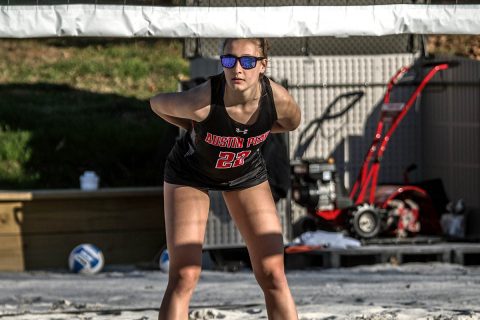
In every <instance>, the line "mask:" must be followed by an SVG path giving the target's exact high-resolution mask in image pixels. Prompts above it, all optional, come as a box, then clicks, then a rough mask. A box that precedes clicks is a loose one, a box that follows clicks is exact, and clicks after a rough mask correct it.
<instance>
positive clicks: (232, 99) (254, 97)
mask: <svg viewBox="0 0 480 320" xmlns="http://www.w3.org/2000/svg"><path fill="white" fill-rule="evenodd" d="M261 94H262V89H261V84H260V82H258V83H257V84H256V85H255V86H253V87H252V88H249V89H247V90H245V91H234V90H231V89H229V88H228V86H226V87H225V95H224V97H223V100H224V102H225V105H229V106H233V105H247V104H248V103H250V102H254V101H258V99H260V96H261Z"/></svg>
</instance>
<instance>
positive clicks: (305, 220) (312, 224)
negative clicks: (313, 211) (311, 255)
mask: <svg viewBox="0 0 480 320" xmlns="http://www.w3.org/2000/svg"><path fill="white" fill-rule="evenodd" d="M317 229H318V227H317V223H316V221H315V218H313V217H310V216H303V217H301V218H300V219H298V220H297V221H295V222H294V223H293V226H292V233H293V238H296V237H299V236H300V235H301V234H302V233H305V232H307V231H316V230H317Z"/></svg>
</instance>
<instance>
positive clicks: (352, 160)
mask: <svg viewBox="0 0 480 320" xmlns="http://www.w3.org/2000/svg"><path fill="white" fill-rule="evenodd" d="M413 59H414V57H413V55H410V54H405V55H380V56H378V55H377V56H331V57H308V58H301V57H273V58H271V61H270V67H269V68H270V69H269V76H271V77H272V78H274V79H275V80H277V81H281V80H283V79H288V83H289V86H290V89H289V90H290V92H291V94H292V96H293V97H294V98H295V99H296V101H297V102H298V104H299V105H300V107H301V109H302V122H301V125H300V127H299V129H297V130H296V131H294V132H292V133H291V134H290V146H291V147H290V149H291V156H293V152H294V149H295V147H296V146H297V140H298V136H299V134H300V132H301V131H302V130H303V129H304V128H305V127H306V126H307V125H308V123H310V122H311V121H312V120H313V119H315V118H318V117H319V116H320V115H321V114H322V113H323V112H324V110H325V108H326V106H327V105H328V104H329V103H330V102H331V101H332V100H334V99H335V97H337V96H338V95H340V94H342V93H346V92H349V91H354V90H363V91H365V96H364V98H363V99H362V100H361V101H360V102H359V104H358V105H356V106H355V107H354V108H353V109H352V110H350V111H349V112H348V113H347V114H346V115H345V116H344V117H342V118H337V119H335V120H332V121H329V122H326V123H325V125H324V132H323V135H322V134H319V135H317V137H316V139H315V140H314V142H313V143H312V145H311V146H310V148H309V149H308V150H307V152H306V154H305V156H306V157H322V158H326V157H329V156H332V155H333V156H334V157H335V158H336V161H337V164H338V166H339V169H340V170H341V171H343V170H345V172H346V174H347V176H345V182H346V185H347V187H349V186H350V185H351V184H352V182H353V179H354V178H355V177H356V172H358V169H359V167H360V165H361V162H362V160H363V157H364V155H365V152H366V150H367V149H368V147H369V145H370V143H371V141H372V138H373V135H374V130H375V128H376V125H377V121H378V117H379V114H378V110H379V103H380V102H381V99H382V97H383V94H384V92H385V88H384V87H383V86H380V87H378V86H368V84H378V83H387V82H388V80H389V79H390V77H391V76H392V74H394V72H395V71H397V70H398V69H399V68H400V67H401V66H403V65H409V64H411V63H412V62H413ZM308 84H324V86H323V87H322V86H320V87H318V88H295V86H302V85H308ZM402 94H403V93H402ZM402 94H401V95H402ZM398 95H399V94H397V96H398ZM403 95H404V94H403ZM398 99H399V101H404V100H405V99H404V98H403V100H402V97H400V98H398ZM416 115H417V114H416V112H415V110H411V112H410V114H409V115H408V116H407V117H406V118H405V120H404V122H403V123H402V125H401V126H400V127H399V128H398V130H397V132H396V133H395V135H394V136H393V138H392V140H391V142H390V145H389V149H388V150H387V152H386V154H385V161H384V162H383V167H382V170H381V174H380V181H389V182H391V181H399V180H400V179H401V171H402V170H403V168H404V167H406V166H407V165H409V164H410V163H411V162H414V161H415V160H416V159H418V157H419V154H418V153H419V148H418V139H414V137H415V136H418V135H419V133H418V123H417V122H416V121H415V117H416ZM342 169H343V170H342Z"/></svg>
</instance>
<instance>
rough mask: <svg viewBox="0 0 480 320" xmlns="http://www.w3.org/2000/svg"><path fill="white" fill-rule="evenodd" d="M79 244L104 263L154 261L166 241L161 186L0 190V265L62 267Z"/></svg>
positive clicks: (12, 268)
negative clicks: (99, 253) (95, 250)
mask: <svg viewBox="0 0 480 320" xmlns="http://www.w3.org/2000/svg"><path fill="white" fill-rule="evenodd" d="M80 243H92V244H95V245H96V246H98V247H99V248H100V249H101V250H102V251H103V254H104V256H105V264H131V263H139V262H150V261H153V258H154V256H155V254H156V253H157V252H158V251H159V249H160V248H161V247H162V246H163V245H164V243H165V230H164V217H163V189H162V188H158V187H157V188H154V187H152V188H115V189H99V190H96V191H81V190H78V189H69V190H38V191H28V192H13V191H0V270H3V271H7V270H8V271H23V270H32V269H45V268H67V265H68V256H69V254H70V251H71V250H72V249H73V248H74V247H75V246H76V245H78V244H80Z"/></svg>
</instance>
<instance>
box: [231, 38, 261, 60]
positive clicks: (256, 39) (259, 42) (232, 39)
mask: <svg viewBox="0 0 480 320" xmlns="http://www.w3.org/2000/svg"><path fill="white" fill-rule="evenodd" d="M242 39H243V40H251V41H255V42H256V43H257V45H258V47H259V48H260V51H261V52H262V57H265V58H268V50H269V49H270V44H269V43H268V40H267V39H265V38H227V39H225V41H223V46H222V52H223V51H225V47H226V46H227V44H228V43H229V42H231V41H234V40H242Z"/></svg>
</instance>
